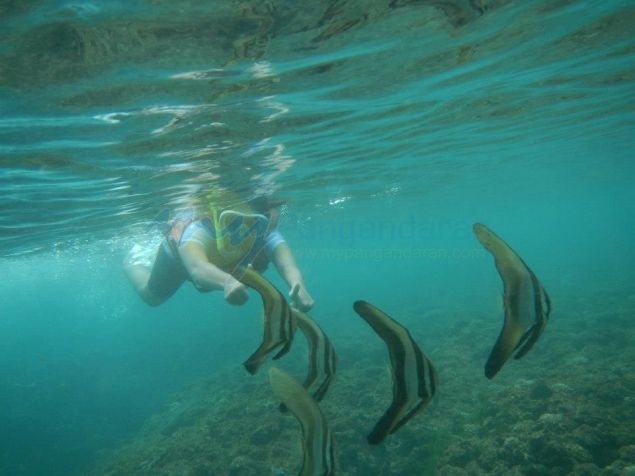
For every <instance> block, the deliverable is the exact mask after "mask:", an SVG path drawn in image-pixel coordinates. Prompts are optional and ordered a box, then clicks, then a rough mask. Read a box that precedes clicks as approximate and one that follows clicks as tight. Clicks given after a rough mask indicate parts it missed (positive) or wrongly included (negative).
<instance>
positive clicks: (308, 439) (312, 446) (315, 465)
mask: <svg viewBox="0 0 635 476" xmlns="http://www.w3.org/2000/svg"><path fill="white" fill-rule="evenodd" d="M269 382H270V383H271V387H272V388H273V392H274V393H275V394H276V396H277V397H278V398H279V399H280V400H282V402H283V403H284V404H285V406H286V407H287V408H289V410H291V413H293V415H294V416H295V417H296V418H297V420H298V421H299V422H300V426H302V454H303V461H302V468H301V469H300V473H299V475H300V476H318V475H319V476H331V475H334V474H335V451H334V447H333V435H332V433H331V430H330V429H329V426H328V424H327V421H326V418H324V415H323V414H322V411H321V410H320V407H319V406H318V404H317V402H316V401H315V400H313V398H311V396H310V395H309V393H308V392H307V391H306V389H305V388H304V387H303V386H302V385H300V383H299V382H298V381H297V380H295V379H294V378H293V377H291V376H290V375H289V374H287V373H286V372H284V371H283V370H281V369H279V368H277V367H270V368H269Z"/></svg>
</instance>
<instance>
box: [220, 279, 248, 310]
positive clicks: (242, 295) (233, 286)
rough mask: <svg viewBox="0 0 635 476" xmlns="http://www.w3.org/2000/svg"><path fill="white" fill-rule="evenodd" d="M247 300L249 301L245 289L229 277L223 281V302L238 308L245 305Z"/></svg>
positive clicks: (241, 284)
mask: <svg viewBox="0 0 635 476" xmlns="http://www.w3.org/2000/svg"><path fill="white" fill-rule="evenodd" d="M247 299H249V295H248V294H247V287H246V286H245V285H244V284H243V283H241V282H240V281H238V280H237V279H235V278H233V277H231V276H230V277H229V278H227V281H225V301H227V302H228V303H229V304H233V305H234V306H240V305H241V304H245V302H246V301H247Z"/></svg>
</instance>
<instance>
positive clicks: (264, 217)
mask: <svg viewBox="0 0 635 476" xmlns="http://www.w3.org/2000/svg"><path fill="white" fill-rule="evenodd" d="M285 203H286V202H284V201H283V200H278V199H275V198H273V197H271V196H258V197H256V198H254V199H251V200H249V201H248V202H245V201H244V200H241V199H239V198H238V197H237V196H236V195H234V194H232V193H230V192H226V191H221V190H209V191H206V192H203V193H201V194H200V195H199V196H198V197H197V198H196V199H194V200H193V201H192V202H191V203H190V204H188V206H187V207H186V208H185V209H184V210H183V211H181V212H180V213H179V214H178V215H177V216H176V217H175V218H174V219H173V220H172V221H171V222H170V223H169V224H165V223H164V224H163V225H164V228H165V229H164V230H163V231H164V236H163V237H162V239H161V241H160V243H159V244H158V246H157V243H156V242H154V243H150V244H149V245H148V246H147V247H145V248H144V247H140V246H139V245H135V247H134V248H133V249H132V250H131V252H130V253H129V255H128V256H127V257H126V259H125V261H124V265H123V268H124V271H125V273H126V276H127V277H128V279H129V281H130V282H131V283H132V285H133V286H134V288H135V290H136V291H137V293H138V294H139V296H141V298H142V299H143V301H144V302H146V303H147V304H148V305H150V306H158V305H160V304H162V303H164V302H165V301H167V300H168V299H169V298H170V297H171V296H172V295H173V294H174V293H175V292H176V291H177V290H178V289H179V288H180V287H181V285H182V284H183V283H184V282H185V281H191V282H192V284H193V285H194V286H195V287H196V289H197V290H198V291H200V292H210V291H223V294H224V298H225V300H226V301H227V302H228V303H230V304H233V305H240V304H243V303H245V302H246V301H247V299H248V294H247V288H246V286H245V285H244V284H242V283H241V282H240V281H238V280H237V279H236V278H234V277H233V276H232V274H231V273H232V271H234V270H235V269H236V268H237V267H239V266H246V265H251V266H252V267H253V268H254V269H255V270H256V271H258V272H260V273H262V272H264V271H265V270H266V269H267V267H268V264H269V263H270V262H273V264H274V266H275V268H276V270H277V271H278V274H279V275H280V276H281V277H282V279H283V280H284V281H285V282H286V283H287V285H288V286H289V298H290V299H291V302H292V304H293V305H294V306H295V307H297V308H298V309H300V310H301V311H304V312H306V311H308V310H310V309H311V308H312V307H313V298H312V297H311V295H310V294H309V292H308V291H307V289H306V286H305V284H304V278H303V277H302V273H301V272H300V270H299V269H298V267H297V265H296V263H295V260H294V259H293V255H292V253H291V250H290V248H289V246H288V244H287V243H286V241H285V239H284V237H283V236H282V235H281V233H280V232H279V231H278V229H277V225H278V218H279V215H280V212H279V207H280V206H281V205H284V204H285ZM148 250H151V252H152V253H153V256H152V257H151V258H150V259H149V260H148V259H143V257H144V255H146V256H147V252H148ZM155 250H156V252H155Z"/></svg>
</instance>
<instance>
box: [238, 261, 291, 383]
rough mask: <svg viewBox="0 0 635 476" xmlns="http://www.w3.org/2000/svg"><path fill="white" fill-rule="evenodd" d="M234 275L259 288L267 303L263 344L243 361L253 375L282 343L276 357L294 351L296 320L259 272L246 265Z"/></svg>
mask: <svg viewBox="0 0 635 476" xmlns="http://www.w3.org/2000/svg"><path fill="white" fill-rule="evenodd" d="M233 274H234V277H235V278H236V279H238V280H239V281H240V282H241V283H243V284H245V285H246V286H249V287H250V288H252V289H254V290H256V291H257V292H258V294H260V296H261V297H262V303H263V305H264V329H263V337H262V343H261V344H260V346H259V347H258V349H256V351H255V352H254V353H253V354H251V356H249V358H248V359H247V360H246V361H245V362H244V363H243V365H244V366H245V368H246V369H247V372H249V373H250V374H252V375H253V374H255V373H256V372H257V371H258V369H259V368H260V366H261V365H262V363H263V362H264V361H265V359H266V358H267V356H268V355H269V354H270V353H271V352H273V351H274V350H276V349H277V348H278V347H280V346H282V349H280V351H279V352H278V353H277V354H276V355H274V356H273V359H274V360H276V359H279V358H280V357H282V356H283V355H285V354H286V353H287V352H289V350H291V344H292V342H293V334H294V333H295V329H296V326H297V321H296V318H295V316H294V315H293V313H292V312H291V308H290V307H289V305H288V304H287V301H286V300H285V298H284V296H283V295H282V293H281V292H280V291H278V290H277V289H276V287H275V286H274V285H273V284H271V283H270V282H269V281H268V280H267V279H266V278H265V277H264V276H262V275H261V274H260V273H258V272H257V271H255V270H254V269H253V268H251V267H247V268H238V269H237V270H236V271H235V272H234V273H233Z"/></svg>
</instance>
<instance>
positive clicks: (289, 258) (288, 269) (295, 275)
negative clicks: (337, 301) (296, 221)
mask: <svg viewBox="0 0 635 476" xmlns="http://www.w3.org/2000/svg"><path fill="white" fill-rule="evenodd" d="M271 261H272V262H273V264H274V265H275V266H276V269H277V270H278V274H280V276H281V277H282V279H284V280H285V282H286V283H287V285H288V286H289V289H290V291H289V297H290V298H291V301H292V302H293V303H294V304H295V305H296V307H297V308H298V309H299V310H301V311H303V312H307V311H309V310H310V309H311V308H312V307H313V298H312V297H311V295H310V294H309V292H308V291H307V290H306V286H305V284H304V278H303V277H302V273H301V272H300V270H299V269H298V266H297V265H296V263H295V260H294V259H293V255H292V254H291V250H290V249H289V246H288V245H287V244H286V243H281V244H279V245H278V246H276V247H275V249H274V250H273V253H272V255H271Z"/></svg>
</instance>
